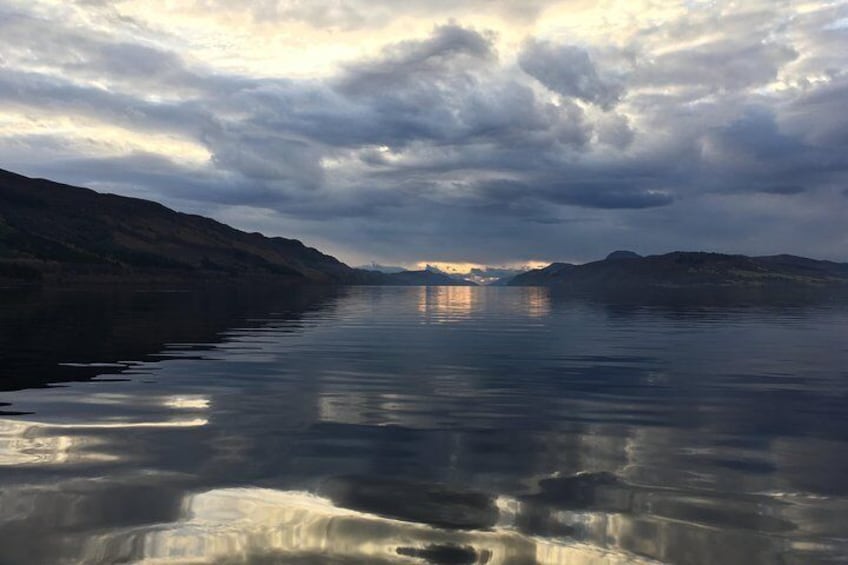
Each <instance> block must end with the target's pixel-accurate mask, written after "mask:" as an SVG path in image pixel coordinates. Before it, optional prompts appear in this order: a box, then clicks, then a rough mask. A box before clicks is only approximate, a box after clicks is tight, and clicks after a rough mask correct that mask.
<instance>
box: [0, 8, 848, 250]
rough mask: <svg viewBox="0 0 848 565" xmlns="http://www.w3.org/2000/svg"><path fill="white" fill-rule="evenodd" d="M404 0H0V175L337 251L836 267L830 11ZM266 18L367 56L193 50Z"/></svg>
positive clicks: (840, 132) (847, 137)
mask: <svg viewBox="0 0 848 565" xmlns="http://www.w3.org/2000/svg"><path fill="white" fill-rule="evenodd" d="M428 5H430V4H428V3H424V2H418V1H414V2H411V3H408V4H404V5H399V4H397V3H390V2H386V1H383V0H379V1H377V2H374V3H368V4H365V3H364V2H359V1H350V2H335V3H330V2H326V3H325V2H316V3H306V2H266V1H264V0H263V1H257V2H250V3H241V4H238V5H235V4H233V3H229V2H228V3H222V2H218V1H217V0H207V1H204V2H199V3H195V4H194V5H190V4H185V5H184V6H183V7H181V8H179V9H177V7H175V6H173V5H172V6H170V7H168V6H164V5H163V6H162V10H161V11H162V14H161V15H160V14H153V15H152V16H151V17H150V18H148V19H144V18H142V17H141V15H140V14H139V13H137V12H127V11H126V10H128V9H129V8H131V6H129V5H126V6H124V5H121V4H108V3H104V4H103V5H92V4H82V3H57V2H53V0H34V1H33V2H32V3H27V4H19V3H15V4H14V5H12V6H6V5H5V4H4V3H3V2H2V0H0V14H2V16H3V17H0V35H2V37H4V41H2V42H0V67H2V69H0V70H2V72H0V159H2V161H0V166H2V167H4V168H9V169H13V170H14V169H17V170H20V171H21V172H24V173H31V174H38V175H42V176H49V177H52V178H56V179H58V180H64V181H68V182H76V183H79V184H88V185H91V186H95V187H97V188H104V189H109V190H113V191H116V192H121V193H126V194H132V195H135V196H144V197H149V198H155V199H157V200H161V201H164V202H166V203H168V204H170V205H173V206H177V207H179V208H181V209H184V210H187V211H192V212H200V213H206V214H212V215H214V216H215V217H217V218H220V219H224V220H227V221H233V222H235V223H237V224H238V225H239V227H243V228H246V229H251V230H253V229H262V230H264V231H267V232H270V233H272V234H279V235H286V236H292V237H298V238H300V239H304V240H306V241H308V242H310V243H313V244H314V245H318V244H319V243H320V244H322V245H323V246H325V247H326V248H327V249H328V250H330V251H336V252H341V253H342V254H343V258H344V259H347V260H349V261H352V262H357V263H359V262H365V261H369V260H371V259H377V260H379V261H381V262H392V263H394V262H399V263H409V264H412V263H415V262H417V261H418V260H419V259H422V258H425V259H429V260H434V261H435V260H443V261H447V260H451V261H464V262H475V263H483V262H489V263H498V264H505V263H514V262H523V261H526V260H530V259H543V260H544V259H548V260H554V259H559V258H572V259H591V258H594V257H596V256H598V255H604V254H606V252H608V251H609V250H610V249H613V248H628V247H638V248H639V249H641V250H643V251H645V252H660V251H665V250H668V249H669V248H708V249H711V248H721V249H724V250H729V251H740V252H745V251H750V252H758V253H759V252H762V253H766V252H778V251H789V252H795V253H807V254H813V255H821V254H822V253H828V254H830V255H829V256H831V257H833V258H839V257H838V254H839V253H841V252H840V251H839V249H840V248H839V243H838V242H840V241H842V239H840V238H843V236H841V235H840V233H839V230H838V229H837V228H836V227H833V226H836V225H838V224H840V223H841V222H842V219H844V215H845V214H846V213H848V201H846V199H845V198H843V197H842V196H843V191H844V187H845V186H846V185H848V153H846V151H845V146H846V144H848V133H846V132H848V122H846V118H845V117H844V116H845V112H844V111H843V108H844V107H845V104H846V102H848V75H846V74H845V72H844V70H842V69H841V65H840V63H841V59H840V57H839V56H838V53H841V52H844V50H845V49H848V33H846V30H845V29H843V28H838V27H837V28H834V27H833V26H830V27H828V24H829V23H831V22H832V21H837V20H839V18H840V17H844V15H842V13H843V12H844V11H845V8H844V7H843V8H840V7H838V6H833V5H831V4H827V3H825V2H815V1H814V2H811V3H809V4H808V5H806V7H805V10H804V11H803V12H801V11H798V10H796V9H795V7H793V6H791V5H789V3H774V2H759V1H757V2H752V3H746V4H745V6H735V7H734V6H730V5H729V4H726V3H723V2H717V3H715V6H711V5H706V4H705V5H703V6H701V7H700V8H699V9H698V10H694V9H693V10H685V9H683V8H682V7H681V6H683V4H677V3H675V2H671V3H669V4H668V5H667V7H666V8H667V9H665V10H661V11H660V12H656V11H653V12H651V14H652V15H651V18H653V19H650V20H648V19H640V17H639V16H638V15H634V14H631V15H630V16H628V18H629V19H628V18H624V20H627V22H629V23H627V25H624V24H620V25H618V24H617V27H616V26H613V27H610V28H609V30H610V31H609V33H604V32H605V30H607V27H606V26H608V25H612V24H610V23H609V22H611V21H613V20H615V18H616V17H617V16H616V14H615V13H610V12H603V13H602V12H597V11H596V10H595V8H593V7H592V6H589V5H588V4H585V3H574V2H571V3H568V2H565V3H563V2H554V1H550V2H533V3H529V4H524V3H522V4H520V5H519V4H516V3H510V2H494V3H489V2H482V0H480V1H477V0H474V1H472V2H470V3H465V4H463V5H462V6H459V5H457V4H456V3H455V2H447V1H441V0H438V1H437V2H436V3H435V4H433V6H434V7H433V10H435V12H434V13H437V14H440V16H439V17H440V18H442V19H440V20H439V21H437V23H436V24H435V25H433V24H432V17H429V16H427V10H428V8H427V6H428ZM637 7H638V6H636V7H633V10H636V8H637ZM566 8H568V9H566ZM475 11H476V12H478V13H479V14H477V15H475ZM637 11H638V10H637ZM543 12H544V13H545V17H544V18H539V19H538V21H535V23H534V25H529V24H528V22H533V18H535V17H537V16H538V15H539V14H541V13H543ZM566 13H568V14H571V16H570V17H571V18H573V21H572V19H569V17H565V16H560V15H558V14H566ZM442 14H444V17H442ZM245 15H247V17H246V19H245V17H243V16H245ZM489 15H493V17H488V16H489ZM236 16H238V17H236ZM425 16H427V17H425ZM450 16H453V17H455V18H456V19H453V20H450V19H449V17H450ZM478 16H479V17H478ZM428 17H429V19H427V18H428ZM169 18H170V19H169ZM214 18H219V19H221V21H224V20H226V21H227V22H230V23H229V24H228V25H230V26H232V28H233V29H232V30H228V29H227V28H226V27H220V26H219V27H215V26H212V27H209V26H210V25H211V24H209V20H210V19H214ZM558 18H559V19H558ZM512 19H514V20H516V22H518V23H516V24H515V25H514V26H513V24H512V21H511V20H512ZM290 22H296V25H295V24H293V23H290ZM386 22H392V24H391V26H390V29H391V31H387V30H388V29H389V28H386V29H383V28H382V27H381V26H383V25H384V24H385V25H388V24H386ZM481 22H483V23H481ZM301 24H308V25H309V26H315V27H317V28H322V29H323V30H324V31H321V32H314V33H313V34H312V35H308V34H307V35H306V36H304V37H302V38H301V37H298V36H297V34H298V33H305V32H304V31H303V30H304V28H303V27H302V25H301ZM216 25H217V24H216ZM262 26H266V27H262ZM267 26H271V27H267ZM291 26H294V27H291ZM272 28H273V30H274V34H275V35H274V36H275V37H279V38H282V39H280V41H284V42H285V41H289V42H300V43H304V44H310V42H314V45H312V44H310V50H314V51H315V52H316V53H321V54H323V53H326V51H325V50H322V49H323V48H324V47H325V45H324V44H322V43H321V41H330V39H328V38H331V36H334V35H336V34H341V35H342V36H344V37H345V38H347V37H349V36H347V35H344V34H346V33H348V31H345V30H348V29H366V30H371V31H369V32H367V33H368V34H371V35H373V36H374V38H375V39H374V40H373V41H374V42H375V43H374V45H378V44H379V47H378V48H373V49H372V48H370V47H369V48H363V49H352V50H350V51H345V52H344V54H342V55H338V56H337V57H336V58H334V59H333V60H332V62H330V63H327V64H326V65H322V66H321V72H316V73H313V74H307V75H297V74H286V73H279V72H272V71H268V72H262V73H254V72H252V71H251V69H255V68H261V65H259V64H258V63H256V61H252V62H251V64H247V63H244V60H243V59H242V58H243V57H247V56H250V57H255V58H256V60H258V61H260V62H264V63H266V64H267V65H269V68H270V69H277V68H278V67H276V66H274V64H275V60H274V59H275V58H278V57H280V53H285V52H286V51H285V50H283V51H279V50H277V51H273V52H271V51H269V52H268V53H267V54H265V53H263V52H260V51H256V52H250V53H248V54H245V53H243V52H241V51H238V50H237V49H235V48H233V51H232V53H233V54H232V56H231V59H232V60H230V59H227V58H224V59H221V58H220V56H216V57H211V56H208V54H209V53H215V54H219V55H220V53H228V52H229V51H228V48H226V49H225V48H224V47H227V46H232V45H237V44H238V45H241V43H239V42H241V41H243V40H244V35H249V34H250V33H254V32H257V33H258V31H260V30H266V31H267V30H269V29H272ZM222 30H223V31H222ZM268 33H270V32H268ZM350 33H353V32H350ZM364 33H365V32H364ZM527 33H530V34H531V35H530V36H526V37H525V35H526V34H527ZM382 34H385V35H382ZM392 34H393V35H392ZM263 37H264V36H263ZM350 37H353V36H350ZM357 37H360V36H357ZM378 40H379V41H378ZM293 44H294V43H292V45H293ZM286 45H288V44H286ZM332 46H333V49H335V48H336V47H337V46H338V43H332ZM297 52H298V53H301V51H297ZM322 56H323V55H322ZM240 57H242V58H240ZM319 62H320V61H319ZM243 63H244V64H243ZM788 232H792V233H799V234H803V235H800V236H798V237H796V238H795V239H794V240H792V241H790V240H789V239H787V238H786V237H784V235H782V234H784V233H788ZM637 243H638V244H639V245H636V244H637ZM734 245H736V246H737V247H736V248H734Z"/></svg>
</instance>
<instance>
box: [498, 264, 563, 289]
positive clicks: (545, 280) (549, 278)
mask: <svg viewBox="0 0 848 565" xmlns="http://www.w3.org/2000/svg"><path fill="white" fill-rule="evenodd" d="M576 267H577V265H572V264H571V263H551V264H550V265H548V266H547V267H543V268H541V269H532V270H530V271H527V272H526V273H521V274H520V275H516V276H514V277H512V278H511V279H509V280H508V281H505V282H503V283H500V284H499V285H498V286H554V285H556V284H557V283H558V281H560V280H562V279H563V275H564V274H565V273H567V272H569V271H571V270H572V269H574V268H576Z"/></svg>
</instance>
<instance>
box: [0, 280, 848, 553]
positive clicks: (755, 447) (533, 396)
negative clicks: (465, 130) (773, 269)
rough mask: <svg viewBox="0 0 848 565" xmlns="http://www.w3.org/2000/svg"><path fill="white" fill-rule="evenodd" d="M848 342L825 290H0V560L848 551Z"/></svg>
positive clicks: (842, 310) (840, 312) (841, 316)
mask: <svg viewBox="0 0 848 565" xmlns="http://www.w3.org/2000/svg"><path fill="white" fill-rule="evenodd" d="M846 338H848V307H845V306H834V305H824V304H807V305H794V306H793V305H781V306H767V305H747V306H746V305H738V306H680V305H678V306H652V307H648V306H642V307H634V306H621V305H619V306H615V305H609V304H600V303H589V302H580V301H572V300H566V299H558V298H556V297H552V296H550V295H549V294H548V292H547V291H545V290H543V289H513V288H500V289H499V288H483V289H473V288H447V287H446V288H430V289H424V288H354V289H337V290H329V289H324V290H318V289H312V290H300V291H293V290H280V291H275V292H272V291H261V290H256V289H252V290H249V291H234V290H229V291H227V290H218V291H207V292H171V293H161V292H159V293H149V292H141V293H132V292H115V291H112V292H104V291H101V292H98V293H85V292H73V293H70V292H66V293H58V292H53V293H50V292H47V293H21V292H16V293H11V292H7V291H3V293H2V294H0V359H2V362H0V377H2V379H0V387H2V389H5V390H6V391H5V392H0V402H2V403H3V404H2V405H0V412H2V414H0V563H2V564H7V563H14V564H18V563H20V564H39V563H49V564H53V563H65V562H67V563H116V562H121V563H125V562H130V563H136V562H139V563H150V564H159V563H227V564H231V563H263V564H267V563H299V564H300V563H304V564H313V563H314V564H319V563H332V564H348V563H361V564H365V563H368V564H381V563H410V564H415V563H419V564H425V563H434V564H463V563H468V564H470V563H481V564H482V563H489V564H501V563H505V564H516V565H523V564H535V563H539V564H550V563H568V564H580V565H586V564H592V565H595V564H618V563H652V562H665V563H679V564H684V563H687V564H688V563H692V564H701V563H716V564H731V565H732V564H736V563H741V564H746V565H751V564H756V563H768V564H773V563H774V564H779V563H792V564H796V563H797V564H810V563H844V562H848V410H846V408H848V339H846ZM75 379H76V380H77V382H72V381H74V380H75ZM87 379H93V380H87ZM57 381H63V382H64V384H62V385H61V386H51V387H49V388H28V389H26V390H17V391H14V390H12V389H15V388H21V387H24V386H27V387H33V386H37V385H39V384H43V383H47V382H57Z"/></svg>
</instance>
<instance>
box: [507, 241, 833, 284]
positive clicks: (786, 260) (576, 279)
mask: <svg viewBox="0 0 848 565" xmlns="http://www.w3.org/2000/svg"><path fill="white" fill-rule="evenodd" d="M509 285H510V286H550V287H555V288H560V289H565V290H570V291H575V292H581V293H593V294H594V293H627V292H638V291H645V290H655V291H664V290H675V289H698V290H705V291H709V290H716V291H719V290H743V289H744V290H769V291H772V290H774V291H778V290H786V291H796V290H803V289H841V290H846V289H848V264H846V263H834V262H832V261H819V260H816V259H808V258H805V257H796V256H792V255H775V256H768V257H747V256H745V255H724V254H720V253H704V252H680V251H678V252H674V253H668V254H665V255H651V256H648V257H640V256H636V254H630V253H629V252H628V253H626V254H622V253H620V252H619V253H613V254H611V255H610V256H608V257H607V258H606V259H604V260H602V261H595V262H593V263H587V264H585V265H571V264H568V263H553V264H552V265H549V266H547V267H545V268H544V269H536V270H534V271H529V272H527V273H524V274H522V275H518V276H516V277H514V278H513V279H512V280H511V281H510V282H509Z"/></svg>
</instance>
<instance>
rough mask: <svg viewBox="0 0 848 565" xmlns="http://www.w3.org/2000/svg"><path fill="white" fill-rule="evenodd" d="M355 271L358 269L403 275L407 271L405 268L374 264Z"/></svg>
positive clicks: (360, 268) (360, 267)
mask: <svg viewBox="0 0 848 565" xmlns="http://www.w3.org/2000/svg"><path fill="white" fill-rule="evenodd" d="M354 269H358V270H360V271H376V272H378V273H401V272H403V271H405V270H406V269H405V268H403V267H396V266H393V265H380V264H378V263H373V262H372V263H371V264H370V265H362V266H359V267H354Z"/></svg>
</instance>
